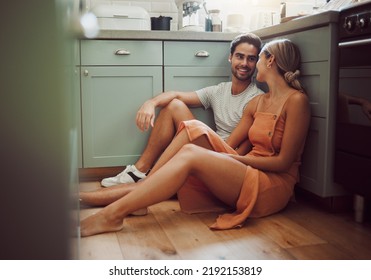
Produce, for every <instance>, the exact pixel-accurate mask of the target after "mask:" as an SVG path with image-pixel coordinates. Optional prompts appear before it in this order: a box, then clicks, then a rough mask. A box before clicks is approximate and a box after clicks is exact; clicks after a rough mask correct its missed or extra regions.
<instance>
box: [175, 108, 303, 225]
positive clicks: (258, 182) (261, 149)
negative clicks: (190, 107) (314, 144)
mask: <svg viewBox="0 0 371 280" xmlns="http://www.w3.org/2000/svg"><path fill="white" fill-rule="evenodd" d="M283 107H284V104H283V105H282V107H281V109H280V110H279V112H278V114H272V113H264V112H256V113H255V114H254V123H253V125H252V126H251V128H250V130H249V132H248V135H249V140H250V142H251V143H252V145H253V149H252V150H251V151H250V152H249V155H253V156H256V157H270V156H274V155H277V154H278V153H279V151H280V147H281V142H282V136H283V133H284V129H285V120H284V118H283V117H282V116H281V112H282V108H283ZM182 129H186V130H187V133H188V136H189V138H190V140H191V141H192V140H194V139H197V138H198V137H200V136H201V135H205V136H206V137H207V138H208V140H209V142H210V144H211V146H212V147H213V149H214V150H215V151H217V152H224V153H230V154H236V151H235V150H233V149H232V148H231V147H230V146H228V145H227V144H226V143H225V141H223V140H222V139H221V138H220V137H219V136H218V135H217V134H216V133H215V132H214V131H213V130H212V129H210V128H209V127H208V126H206V125H205V124H203V123H202V122H200V121H197V120H191V121H185V122H183V123H181V124H180V126H179V129H178V132H179V131H181V130H182ZM303 147H304V144H303ZM303 147H302V148H301V150H300V152H299V154H298V155H297V160H296V161H295V162H294V163H293V164H292V166H291V168H290V169H289V170H288V171H287V172H282V173H278V172H267V171H261V170H258V169H255V168H253V167H251V166H247V170H246V174H245V179H244V183H243V186H242V189H241V193H240V196H239V198H238V201H237V204H236V207H235V209H232V211H234V212H233V213H226V214H222V215H220V216H219V217H218V218H217V220H216V222H215V223H214V224H213V225H211V226H210V227H211V228H212V229H230V228H235V227H241V226H242V225H243V223H244V222H245V220H246V219H247V218H248V217H263V216H267V215H270V214H273V213H276V212H278V211H280V210H282V209H283V208H284V207H285V206H286V205H287V203H288V202H289V200H290V198H291V197H292V196H293V190H294V186H295V184H296V183H297V182H298V181H299V170H298V169H299V165H300V157H301V153H302V151H303ZM227 186H228V182H226V187H227ZM178 199H179V203H180V206H181V209H182V211H184V212H186V213H197V212H210V211H220V210H221V209H224V211H225V209H226V205H225V204H223V203H222V202H221V201H219V200H218V199H217V198H216V197H215V196H214V195H213V194H212V193H211V192H210V191H209V190H208V188H207V187H206V186H205V185H203V183H201V182H200V181H199V180H197V179H196V178H194V177H190V178H189V179H188V181H187V182H186V183H185V184H184V186H183V187H182V188H181V189H180V190H179V191H178Z"/></svg>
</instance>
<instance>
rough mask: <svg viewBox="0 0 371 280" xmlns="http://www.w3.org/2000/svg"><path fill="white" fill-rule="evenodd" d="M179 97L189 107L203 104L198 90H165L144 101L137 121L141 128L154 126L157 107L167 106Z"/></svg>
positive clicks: (143, 129) (146, 128) (145, 128)
mask: <svg viewBox="0 0 371 280" xmlns="http://www.w3.org/2000/svg"><path fill="white" fill-rule="evenodd" d="M174 99H179V100H181V101H183V102H184V103H185V104H186V105H187V106H189V107H200V106H201V105H202V103H201V101H200V99H199V98H198V95H197V93H196V92H180V91H168V92H163V93H161V94H159V95H157V96H155V97H153V98H151V99H149V100H147V101H146V102H144V103H143V105H142V106H141V107H140V108H139V110H138V112H137V116H136V123H137V126H138V128H139V129H140V130H142V131H145V130H148V128H149V127H150V126H151V127H153V126H154V122H155V117H156V112H155V109H156V108H157V107H165V106H166V105H168V104H169V103H170V102H171V101H172V100H174Z"/></svg>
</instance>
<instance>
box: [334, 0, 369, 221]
mask: <svg viewBox="0 0 371 280" xmlns="http://www.w3.org/2000/svg"><path fill="white" fill-rule="evenodd" d="M338 35H339V49H338V50H339V91H338V92H339V94H338V97H337V116H336V134H335V164H334V180H335V182H336V183H339V184H341V185H343V186H344V187H345V188H346V189H348V190H349V191H350V192H352V193H354V194H355V210H356V220H357V221H362V220H363V213H364V209H363V208H364V206H365V201H367V199H370V198H371V176H370V173H371V119H370V118H368V117H367V116H366V112H365V111H363V110H362V109H363V108H362V106H361V105H360V104H362V102H371V56H370V49H371V1H365V2H361V3H357V4H352V5H348V6H346V7H344V8H343V9H340V10H339V33H338ZM369 104H370V106H371V103H369Z"/></svg>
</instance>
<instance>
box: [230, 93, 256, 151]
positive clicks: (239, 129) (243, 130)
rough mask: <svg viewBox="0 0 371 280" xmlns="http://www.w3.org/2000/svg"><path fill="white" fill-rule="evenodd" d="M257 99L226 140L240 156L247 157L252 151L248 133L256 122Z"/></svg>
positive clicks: (248, 105) (247, 106)
mask: <svg viewBox="0 0 371 280" xmlns="http://www.w3.org/2000/svg"><path fill="white" fill-rule="evenodd" d="M257 97H258V96H257ZM257 97H255V98H253V99H252V100H251V101H250V102H249V103H248V104H247V105H246V108H245V110H244V111H243V114H242V117H241V120H240V121H239V123H238V125H237V126H236V128H235V129H234V130H233V131H232V133H231V135H230V136H229V137H228V139H227V140H226V143H227V144H228V145H229V146H230V147H232V148H233V149H236V151H237V153H238V154H240V155H245V154H246V153H247V152H249V151H250V150H251V143H250V141H249V138H248V132H249V130H250V127H251V125H252V123H253V121H254V118H253V116H254V113H255V110H256V106H257V102H258V98H257Z"/></svg>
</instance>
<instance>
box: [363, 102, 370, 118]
mask: <svg viewBox="0 0 371 280" xmlns="http://www.w3.org/2000/svg"><path fill="white" fill-rule="evenodd" d="M361 107H362V111H363V113H364V114H365V115H366V116H367V117H368V119H369V120H371V102H370V101H368V100H366V99H363V100H362V103H361Z"/></svg>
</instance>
